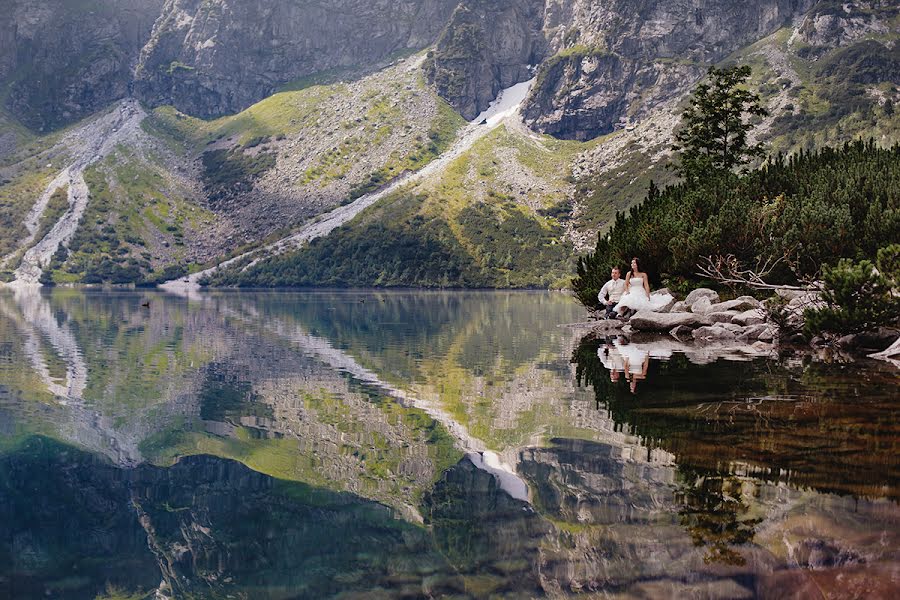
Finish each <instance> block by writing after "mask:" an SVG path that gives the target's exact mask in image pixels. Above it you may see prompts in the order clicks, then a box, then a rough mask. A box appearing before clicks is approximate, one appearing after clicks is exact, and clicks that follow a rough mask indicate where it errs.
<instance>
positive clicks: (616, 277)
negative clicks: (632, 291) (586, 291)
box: [597, 267, 625, 319]
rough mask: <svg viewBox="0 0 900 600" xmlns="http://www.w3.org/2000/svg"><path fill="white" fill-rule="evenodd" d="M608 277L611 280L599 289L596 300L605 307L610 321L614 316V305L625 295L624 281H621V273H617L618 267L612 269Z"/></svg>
mask: <svg viewBox="0 0 900 600" xmlns="http://www.w3.org/2000/svg"><path fill="white" fill-rule="evenodd" d="M609 276H610V277H611V278H612V279H610V280H609V281H607V282H606V283H604V284H603V287H602V288H600V293H599V294H597V299H598V300H599V301H600V303H601V304H603V305H605V308H606V318H607V319H611V318H612V317H613V316H614V314H615V310H616V304H618V303H619V300H620V299H621V298H622V294H624V293H625V280H624V279H622V272H621V271H619V267H613V268H612V271H611V272H610V274H609Z"/></svg>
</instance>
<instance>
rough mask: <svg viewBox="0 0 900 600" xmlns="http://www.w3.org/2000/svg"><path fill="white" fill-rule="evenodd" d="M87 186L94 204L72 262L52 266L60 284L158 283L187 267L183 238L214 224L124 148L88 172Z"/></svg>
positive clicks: (72, 249) (62, 260)
mask: <svg viewBox="0 0 900 600" xmlns="http://www.w3.org/2000/svg"><path fill="white" fill-rule="evenodd" d="M85 182H86V183H87V185H88V188H89V189H90V191H91V200H90V202H89V203H88V206H87V209H86V210H85V214H84V217H83V218H82V220H81V223H80V225H79V227H78V230H77V231H76V233H75V236H74V237H73V239H72V241H71V242H70V244H69V253H68V256H60V257H59V260H57V261H54V265H53V267H52V272H51V275H50V276H51V278H52V281H54V282H56V283H100V282H110V283H142V282H145V281H155V280H157V279H159V278H160V277H163V275H164V272H165V271H166V269H167V268H171V267H172V266H173V265H176V264H178V265H181V264H183V263H184V262H185V258H186V257H187V247H186V239H185V237H186V236H187V235H190V232H192V231H194V230H197V229H199V228H200V227H202V226H203V223H204V222H206V221H208V220H210V219H212V218H214V215H213V214H212V213H211V212H209V211H207V210H205V209H202V208H201V207H198V206H195V205H194V204H192V203H191V202H189V201H188V200H187V199H185V198H184V197H183V196H182V195H181V194H180V193H179V190H177V189H172V186H171V184H170V183H169V182H168V179H167V178H166V176H165V174H164V173H163V172H162V171H161V170H160V167H158V166H155V163H153V162H149V163H148V162H147V161H145V160H143V159H142V158H141V157H139V156H138V155H136V154H135V153H134V152H133V151H131V150H129V149H128V148H125V147H119V148H117V150H116V152H115V153H114V154H113V155H111V156H110V157H108V158H107V159H106V160H105V161H103V162H102V163H101V164H98V165H94V166H92V167H90V168H89V169H87V170H86V171H85ZM165 244H167V245H168V246H165Z"/></svg>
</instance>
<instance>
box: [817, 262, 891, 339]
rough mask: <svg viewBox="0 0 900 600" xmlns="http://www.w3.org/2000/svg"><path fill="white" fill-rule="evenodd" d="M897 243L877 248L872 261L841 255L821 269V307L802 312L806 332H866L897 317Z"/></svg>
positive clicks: (889, 323)
mask: <svg viewBox="0 0 900 600" xmlns="http://www.w3.org/2000/svg"><path fill="white" fill-rule="evenodd" d="M898 267H900V244H891V245H890V246H887V247H885V248H882V249H880V250H879V251H878V256H877V259H876V264H875V265H873V264H872V262H871V261H869V260H865V259H863V260H860V261H853V260H850V259H846V258H843V259H841V260H840V261H838V263H837V265H835V266H833V267H829V266H826V267H825V269H824V271H823V280H824V282H825V289H824V291H823V293H822V300H823V302H824V303H825V306H823V307H820V308H810V309H807V310H805V311H804V318H805V326H804V329H805V332H806V333H807V335H818V334H820V333H835V334H848V333H859V332H861V331H869V330H872V329H875V328H877V327H880V326H884V325H892V324H895V323H896V322H897V321H898V319H900V296H897V295H895V291H896V290H897V287H898V284H900V277H898V274H900V273H898Z"/></svg>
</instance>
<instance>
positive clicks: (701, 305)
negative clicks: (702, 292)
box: [691, 298, 712, 315]
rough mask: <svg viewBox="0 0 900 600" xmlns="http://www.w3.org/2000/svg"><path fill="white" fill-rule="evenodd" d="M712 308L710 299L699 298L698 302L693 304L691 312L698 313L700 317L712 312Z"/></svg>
mask: <svg viewBox="0 0 900 600" xmlns="http://www.w3.org/2000/svg"><path fill="white" fill-rule="evenodd" d="M711 308H712V302H710V301H709V298H697V300H696V301H695V302H694V303H693V304H691V312H692V313H697V314H698V315H705V314H706V313H708V312H710V309H711Z"/></svg>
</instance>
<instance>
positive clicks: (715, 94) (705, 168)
mask: <svg viewBox="0 0 900 600" xmlns="http://www.w3.org/2000/svg"><path fill="white" fill-rule="evenodd" d="M749 77H750V67H748V66H746V65H745V66H735V67H730V68H726V69H717V68H715V67H712V68H710V70H709V82H708V83H701V84H699V85H698V86H697V87H696V88H695V90H694V93H693V95H692V97H691V101H690V105H689V106H688V108H686V109H685V111H684V113H682V117H681V118H682V127H681V129H680V130H679V131H678V133H677V134H676V135H675V144H674V145H673V150H676V151H677V152H679V153H680V157H679V163H678V165H677V166H676V170H677V171H678V173H679V174H680V175H681V176H682V177H684V178H685V179H687V180H694V179H697V178H699V177H703V176H710V175H716V174H721V173H725V172H732V171H734V169H735V168H738V167H741V166H743V165H746V164H747V163H748V162H750V160H751V159H752V158H755V157H758V156H762V154H763V148H762V146H761V145H760V144H753V145H751V144H750V143H749V141H748V140H747V134H748V133H749V131H750V129H751V128H752V127H753V125H752V124H751V123H750V122H749V120H748V119H747V117H751V116H754V115H756V116H765V115H767V114H768V112H767V111H766V109H765V108H763V107H762V106H761V104H760V99H759V95H758V94H756V93H754V92H751V91H750V90H748V89H746V88H745V87H744V84H745V83H746V81H747V79H748V78H749Z"/></svg>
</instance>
